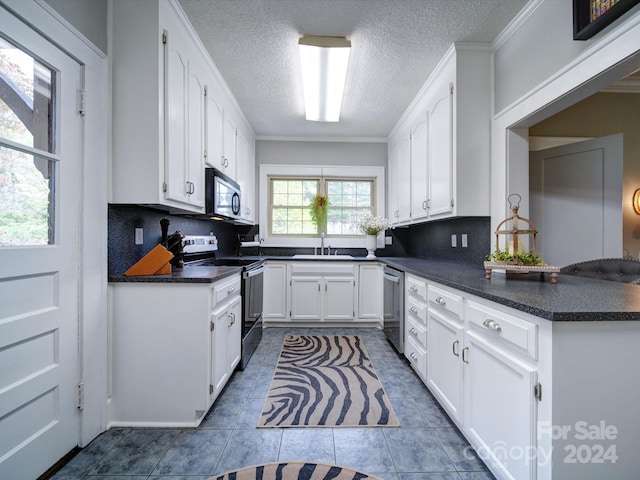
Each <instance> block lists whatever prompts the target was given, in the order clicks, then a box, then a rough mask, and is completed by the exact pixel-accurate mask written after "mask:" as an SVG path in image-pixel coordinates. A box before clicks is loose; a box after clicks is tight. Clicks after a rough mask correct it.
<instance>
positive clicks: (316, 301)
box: [291, 276, 322, 320]
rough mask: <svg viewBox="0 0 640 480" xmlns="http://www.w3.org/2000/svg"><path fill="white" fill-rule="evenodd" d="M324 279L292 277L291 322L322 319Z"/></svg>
mask: <svg viewBox="0 0 640 480" xmlns="http://www.w3.org/2000/svg"><path fill="white" fill-rule="evenodd" d="M321 288H322V277H317V276H304V277H291V320H321V319H322V292H321Z"/></svg>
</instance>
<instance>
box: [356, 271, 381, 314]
mask: <svg viewBox="0 0 640 480" xmlns="http://www.w3.org/2000/svg"><path fill="white" fill-rule="evenodd" d="M358 271H359V273H358V319H359V320H363V321H378V322H382V305H383V302H382V301H383V296H384V294H383V288H382V287H383V283H382V282H383V280H382V271H383V268H382V265H378V264H376V265H360V266H359V267H358Z"/></svg>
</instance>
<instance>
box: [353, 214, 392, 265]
mask: <svg viewBox="0 0 640 480" xmlns="http://www.w3.org/2000/svg"><path fill="white" fill-rule="evenodd" d="M389 228H392V227H391V223H390V222H389V220H388V219H386V218H384V217H374V216H373V215H372V214H371V213H369V212H365V213H363V214H361V215H360V216H359V217H358V229H359V230H360V231H361V232H362V233H364V234H365V235H366V236H367V244H366V245H367V252H368V255H367V258H369V259H372V258H376V255H375V251H376V247H377V239H378V234H379V233H380V232H382V231H383V230H388V229H389Z"/></svg>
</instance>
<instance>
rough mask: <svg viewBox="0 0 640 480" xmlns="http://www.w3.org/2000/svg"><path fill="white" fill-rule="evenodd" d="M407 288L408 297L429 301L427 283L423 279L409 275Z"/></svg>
mask: <svg viewBox="0 0 640 480" xmlns="http://www.w3.org/2000/svg"><path fill="white" fill-rule="evenodd" d="M406 288H407V294H408V296H414V297H417V298H419V299H420V300H422V301H423V302H426V301H427V282H426V281H425V280H423V279H422V278H418V277H414V276H412V275H407V276H406Z"/></svg>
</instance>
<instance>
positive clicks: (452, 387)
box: [427, 308, 463, 424]
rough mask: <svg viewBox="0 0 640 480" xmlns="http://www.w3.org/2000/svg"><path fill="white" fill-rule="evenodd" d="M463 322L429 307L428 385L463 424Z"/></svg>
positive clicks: (443, 404)
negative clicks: (446, 316) (448, 317)
mask: <svg viewBox="0 0 640 480" xmlns="http://www.w3.org/2000/svg"><path fill="white" fill-rule="evenodd" d="M462 336H463V328H462V325H461V324H460V323H458V322H456V321H453V320H449V319H447V318H445V317H444V315H442V314H440V313H439V312H436V311H434V310H433V309H431V308H429V310H428V317H427V363H428V364H429V369H428V371H427V385H428V386H429V387H430V389H431V391H432V392H433V394H434V395H435V396H436V397H437V398H438V400H440V403H441V405H442V406H443V407H444V408H445V410H447V412H448V413H449V414H450V415H451V416H452V418H454V419H455V420H457V421H458V422H459V423H460V424H462V421H463V418H462V386H463V385H462V372H463V368H462V367H463V363H462V358H461V352H462V347H463V345H462Z"/></svg>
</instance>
